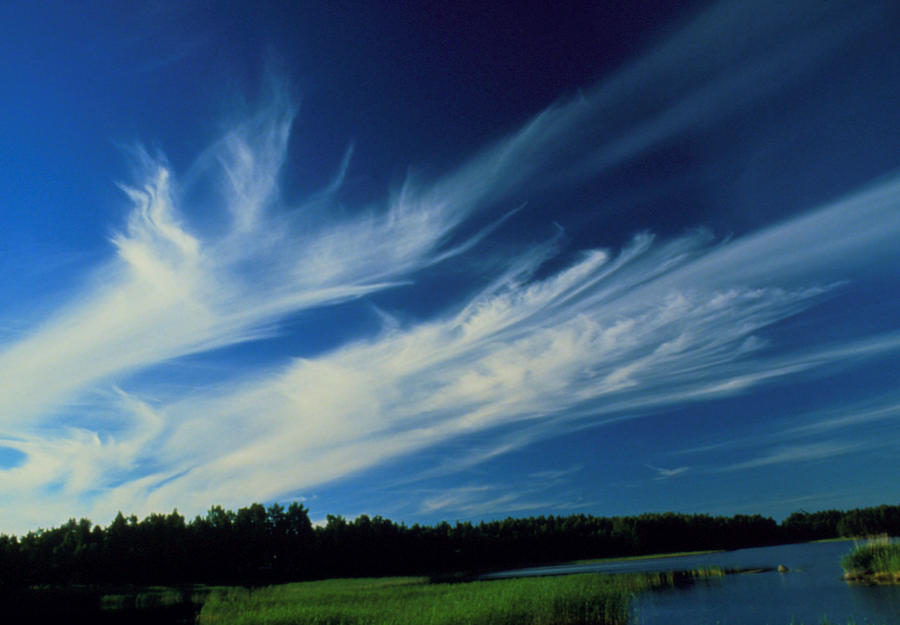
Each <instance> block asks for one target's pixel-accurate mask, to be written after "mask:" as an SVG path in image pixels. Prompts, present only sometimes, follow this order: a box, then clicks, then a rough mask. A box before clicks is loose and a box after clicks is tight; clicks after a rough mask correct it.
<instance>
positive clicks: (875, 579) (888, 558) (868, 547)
mask: <svg viewBox="0 0 900 625" xmlns="http://www.w3.org/2000/svg"><path fill="white" fill-rule="evenodd" d="M841 566H843V568H844V578H845V579H847V580H849V581H854V582H864V583H874V584H900V543H897V542H894V541H892V540H891V539H890V538H888V537H887V536H881V537H878V538H870V539H869V540H868V541H867V542H865V543H863V544H857V546H856V549H854V550H853V551H851V552H850V553H848V554H847V555H846V556H844V559H843V561H842V562H841Z"/></svg>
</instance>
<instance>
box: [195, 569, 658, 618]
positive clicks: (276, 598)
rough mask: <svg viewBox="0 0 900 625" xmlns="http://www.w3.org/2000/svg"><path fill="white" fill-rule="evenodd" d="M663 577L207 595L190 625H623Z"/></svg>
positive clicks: (301, 587)
mask: <svg viewBox="0 0 900 625" xmlns="http://www.w3.org/2000/svg"><path fill="white" fill-rule="evenodd" d="M674 582H675V580H674V579H673V578H672V577H671V575H669V576H668V577H667V576H666V575H665V574H662V575H660V574H633V575H616V576H610V575H597V574H587V575H567V576H560V577H541V578H524V579H505V580H495V581H476V582H465V583H457V584H447V583H439V584H431V583H428V580H427V579H426V578H380V579H335V580H326V581H318V582H303V583H297V584H285V585H281V586H271V587H267V588H260V589H256V590H246V589H230V590H228V591H224V592H214V593H213V594H212V595H210V597H209V599H208V600H207V602H206V603H205V604H204V606H203V610H202V611H201V612H200V615H199V617H198V620H197V623H198V625H224V624H226V623H227V624H228V625H251V624H259V623H265V624H266V625H282V624H283V625H287V624H289V623H290V624H291V625H313V624H315V625H363V624H365V625H451V624H452V625H459V624H464V623H472V624H476V623H477V624H479V625H576V624H578V625H582V624H584V625H625V624H626V623H628V620H629V611H630V605H631V598H632V596H633V595H634V593H636V592H640V591H644V590H649V589H652V588H658V587H662V586H668V585H672V584H673V583H674Z"/></svg>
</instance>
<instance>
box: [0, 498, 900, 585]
mask: <svg viewBox="0 0 900 625" xmlns="http://www.w3.org/2000/svg"><path fill="white" fill-rule="evenodd" d="M883 533H887V534H894V535H896V534H900V506H879V507H877V508H866V509H862V510H850V511H848V512H842V511H837V510H826V511H823V512H815V513H808V512H796V513H794V514H792V515H791V516H789V517H788V518H787V519H785V521H784V522H783V523H781V524H780V525H779V524H777V523H776V522H775V521H774V520H772V519H771V518H767V517H763V516H760V515H754V516H746V515H737V516H734V517H721V516H718V517H714V516H709V515H703V514H692V515H687V514H676V513H671V512H669V513H665V514H643V515H640V516H634V517H613V518H605V517H593V516H587V515H583V514H577V515H569V516H539V517H530V518H524V519H513V518H508V519H504V520H502V521H489V522H482V523H478V524H477V525H475V524H472V523H456V524H455V525H450V524H449V523H446V522H444V523H440V524H438V525H435V526H421V525H413V526H412V527H408V526H406V525H403V524H397V523H394V522H392V521H389V520H387V519H384V518H381V517H377V516H376V517H374V518H370V517H368V516H361V517H359V518H357V519H355V520H352V521H348V520H346V519H344V518H343V517H340V516H331V515H329V516H328V519H327V523H326V524H325V525H324V526H322V527H313V525H312V523H311V522H310V519H309V515H308V511H307V509H306V508H305V507H304V506H303V505H301V504H298V503H292V504H290V505H289V506H288V507H287V508H285V507H283V506H281V505H279V504H272V505H271V506H268V507H265V506H263V505H261V504H258V503H255V504H252V505H250V506H248V507H246V508H241V509H240V510H238V511H237V512H232V511H230V510H225V509H223V508H222V507H220V506H214V507H213V508H211V509H210V510H209V512H207V513H206V515H205V516H198V517H197V518H195V519H194V520H193V521H191V522H186V521H185V519H184V517H183V516H181V515H180V514H179V513H178V511H177V510H175V511H173V512H172V513H171V514H168V515H164V514H152V515H150V516H148V517H147V518H145V519H143V520H140V521H139V520H138V518H137V517H135V516H129V517H126V516H124V515H123V514H121V513H119V515H118V516H116V518H115V519H114V520H113V522H112V523H111V524H110V525H109V526H108V527H106V528H105V529H104V528H102V527H99V526H93V525H92V524H91V522H90V521H88V520H87V519H81V520H80V521H76V520H75V519H72V520H70V521H69V522H68V523H66V524H64V525H62V526H61V527H57V528H53V529H48V530H38V531H36V532H30V533H28V534H27V535H26V536H24V537H22V538H17V537H14V536H13V537H10V536H6V535H0V589H3V588H5V589H11V588H13V587H15V586H22V585H35V584H71V583H81V584H97V583H114V584H123V583H127V584H162V583H164V584H180V583H194V582H203V583H222V584H262V583H275V582H281V581H288V580H300V579H311V578H324V577H339V576H354V577H356V576H377V575H400V574H404V575H410V574H417V575H422V574H442V573H443V574H446V573H449V572H472V571H479V570H489V569H496V568H501V567H502V568H505V567H514V566H522V565H531V564H538V563H549V562H560V561H565V560H572V559H577V558H595V557H607V556H623V555H641V554H650V553H663V552H674V551H691V550H704V549H736V548H740V547H751V546H760V545H772V544H778V543H786V542H798V541H806V540H814V539H822V538H833V537H837V536H861V535H871V534H883Z"/></svg>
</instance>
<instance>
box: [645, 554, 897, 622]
mask: <svg viewBox="0 0 900 625" xmlns="http://www.w3.org/2000/svg"><path fill="white" fill-rule="evenodd" d="M851 548H852V543H849V542H838V543H818V544H800V545H783V546H780V547H768V548H764V549H744V550H740V551H735V552H730V553H727V554H714V555H710V556H706V560H707V565H712V564H718V565H720V566H726V567H743V566H749V567H757V566H769V567H772V566H776V565H778V564H784V565H785V566H787V567H788V569H789V570H788V572H787V573H777V572H775V571H770V572H766V573H759V574H751V575H731V576H728V577H726V578H722V579H718V580H711V581H702V582H700V583H698V584H696V585H694V586H693V587H691V588H688V589H684V590H679V589H673V590H665V591H660V592H654V593H648V594H646V595H643V596H641V597H639V598H638V599H637V600H636V602H635V606H634V608H635V621H636V622H637V623H640V625H688V624H690V625H714V624H720V625H788V624H789V623H791V622H792V621H793V622H795V623H806V624H807V625H814V624H818V623H821V622H822V620H823V619H825V618H827V619H828V620H829V621H831V622H832V623H835V624H838V625H845V624H846V623H848V622H850V621H851V620H855V622H857V623H872V624H875V625H881V624H885V625H891V624H893V623H897V622H898V617H900V587H898V586H859V585H854V584H848V583H846V582H845V581H844V580H843V579H842V570H841V567H840V561H841V556H843V555H844V554H845V553H847V552H848V551H849V550H850V549H851Z"/></svg>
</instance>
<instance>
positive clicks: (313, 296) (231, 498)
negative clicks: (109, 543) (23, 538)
mask: <svg viewBox="0 0 900 625" xmlns="http://www.w3.org/2000/svg"><path fill="white" fill-rule="evenodd" d="M898 27H900V5H898V4H897V3H896V2H891V1H888V0H885V1H872V2H866V3H858V2H855V1H849V0H833V1H830V2H827V3H824V2H820V1H818V0H797V1H796V2H789V3H785V2H780V1H776V0H759V1H757V2H752V3H749V2H743V1H740V0H733V1H725V0H723V1H719V2H699V1H698V2H662V1H658V2H653V1H652V2H641V3H621V2H613V1H605V0H595V1H593V2H584V3H581V2H571V3H522V4H521V5H518V6H517V7H516V9H515V10H511V9H509V8H507V7H506V6H504V5H503V3H495V4H491V3H487V4H486V3H483V2H478V3H476V2H472V3H469V2H454V3H445V4H435V3H418V2H408V3H381V2H321V3H319V2H308V3H296V2H252V3H251V2H217V3H209V2H199V1H198V2H191V1H187V2H181V1H179V2H162V1H161V2H145V3H117V2H97V1H90V0H89V1H86V2H80V3H69V2H55V1H50V0H48V1H47V2H40V3H24V2H22V3H13V2H10V3H0V57H2V58H3V59H4V61H3V63H2V65H0V92H2V94H3V95H2V97H0V228H2V237H0V294H2V295H0V532H8V533H24V532H27V531H29V530H33V529H36V528H38V527H52V526H56V525H59V524H61V523H63V522H65V521H66V520H67V519H69V518H72V517H79V518H80V517H87V518H90V519H92V520H93V521H94V522H96V523H99V524H103V525H105V524H108V523H109V522H111V520H112V519H113V518H114V516H115V515H116V513H117V512H118V511H123V512H124V513H126V514H136V515H138V516H140V517H143V516H144V515H147V514H150V513H152V512H170V511H171V510H173V509H175V508H177V509H178V511H179V512H181V513H182V514H185V515H187V516H188V517H189V518H192V517H193V516H194V515H197V514H203V513H205V511H206V510H208V509H209V508H210V507H211V506H213V505H222V506H225V507H226V508H231V509H236V508H238V507H242V506H246V505H249V504H250V503H252V502H263V503H266V504H269V503H273V502H281V503H284V504H287V503H289V502H293V501H299V502H302V503H303V504H304V505H305V506H307V507H308V508H309V510H310V515H311V517H312V518H313V519H314V520H321V519H324V518H325V517H326V515H328V514H339V515H343V516H345V517H348V518H354V517H356V516H358V515H360V514H368V515H370V516H373V515H381V516H384V517H387V518H390V519H393V520H395V521H402V522H405V523H408V524H411V523H429V524H430V523H435V522H439V521H442V520H448V521H450V522H451V523H452V522H454V521H457V520H459V521H479V520H484V519H495V518H504V517H507V516H530V515H542V514H543V515H548V514H553V515H563V514H572V513H586V514H593V515H601V516H614V515H631V514H640V513H643V512H662V511H669V510H671V511H677V512H684V513H709V514H725V515H732V514H755V513H761V514H764V515H768V516H773V517H775V518H778V519H780V518H784V517H785V516H786V515H788V514H790V513H791V512H794V511H797V510H809V511H813V510H821V509H828V508H840V509H849V508H855V507H863V506H871V505H879V504H883V503H892V504H896V503H897V502H898V500H900V485H898V481H897V479H896V478H897V476H898V475H900V386H898V383H897V382H898V378H900V375H898V374H900V244H898V242H900V123H897V106H896V103H897V102H898V101H900V39H898V38H897V37H896V32H897V29H898Z"/></svg>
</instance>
